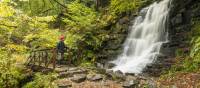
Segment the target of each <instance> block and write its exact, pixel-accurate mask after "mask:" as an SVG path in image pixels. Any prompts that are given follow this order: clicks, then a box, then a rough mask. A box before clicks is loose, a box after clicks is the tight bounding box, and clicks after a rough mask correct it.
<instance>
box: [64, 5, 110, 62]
mask: <svg viewBox="0 0 200 88" xmlns="http://www.w3.org/2000/svg"><path fill="white" fill-rule="evenodd" d="M67 11H68V12H67V13H65V17H64V18H63V21H64V22H65V23H66V26H65V30H66V31H67V32H66V41H65V42H66V44H67V46H68V48H70V49H71V50H73V51H71V52H72V53H73V55H72V58H73V57H74V58H76V59H88V58H90V59H91V61H92V60H95V57H96V55H95V50H98V49H99V48H100V47H101V44H102V42H103V41H104V40H105V39H106V37H105V36H106V35H108V34H106V32H102V31H103V30H102V29H101V28H100V26H103V25H104V21H101V20H99V16H98V13H97V12H95V11H94V10H93V9H92V8H89V7H87V6H85V5H84V4H82V3H79V2H78V1H74V2H72V3H71V4H68V9H67ZM75 52H76V53H75ZM77 52H78V53H79V54H77Z"/></svg>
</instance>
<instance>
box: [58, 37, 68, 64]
mask: <svg viewBox="0 0 200 88" xmlns="http://www.w3.org/2000/svg"><path fill="white" fill-rule="evenodd" d="M59 40H60V41H59V42H58V43H57V46H56V49H57V52H58V60H59V63H60V61H61V60H64V53H65V48H66V47H65V43H64V40H65V36H64V35H61V36H60V38H59Z"/></svg>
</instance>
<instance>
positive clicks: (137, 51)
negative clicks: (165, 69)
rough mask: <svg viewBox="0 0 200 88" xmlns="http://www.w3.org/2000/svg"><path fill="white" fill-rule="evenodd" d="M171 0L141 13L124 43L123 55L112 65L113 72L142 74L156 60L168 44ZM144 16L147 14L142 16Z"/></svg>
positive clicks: (154, 5)
mask: <svg viewBox="0 0 200 88" xmlns="http://www.w3.org/2000/svg"><path fill="white" fill-rule="evenodd" d="M169 2H170V0H164V1H161V2H159V3H158V2H155V3H153V4H152V5H150V6H149V7H147V8H144V9H143V10H142V11H141V12H140V14H141V15H140V16H138V17H137V18H136V19H135V21H134V24H133V26H132V27H131V30H130V34H129V36H128V38H127V39H126V41H125V43H124V51H123V53H122V54H121V55H120V56H119V57H118V58H117V59H116V60H115V61H112V63H114V64H116V66H115V67H114V68H112V70H114V71H117V70H120V71H122V72H123V73H136V74H138V73H141V72H142V70H143V69H144V68H145V67H146V66H147V65H148V64H151V63H153V61H154V60H156V58H157V55H158V54H159V52H160V48H161V45H162V44H163V43H164V42H167V35H168V34H167V31H166V21H167V17H168V13H169ZM142 14H145V15H143V16H142Z"/></svg>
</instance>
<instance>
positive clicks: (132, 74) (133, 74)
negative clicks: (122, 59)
mask: <svg viewBox="0 0 200 88" xmlns="http://www.w3.org/2000/svg"><path fill="white" fill-rule="evenodd" d="M125 75H131V76H135V73H125Z"/></svg>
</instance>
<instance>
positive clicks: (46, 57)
mask: <svg viewBox="0 0 200 88" xmlns="http://www.w3.org/2000/svg"><path fill="white" fill-rule="evenodd" d="M56 58H57V50H56V48H53V49H41V50H34V51H31V52H30V54H29V56H28V58H27V61H26V65H29V66H30V65H31V66H32V65H39V66H45V67H46V68H48V67H49V65H50V64H52V65H53V69H55V67H56Z"/></svg>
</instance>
